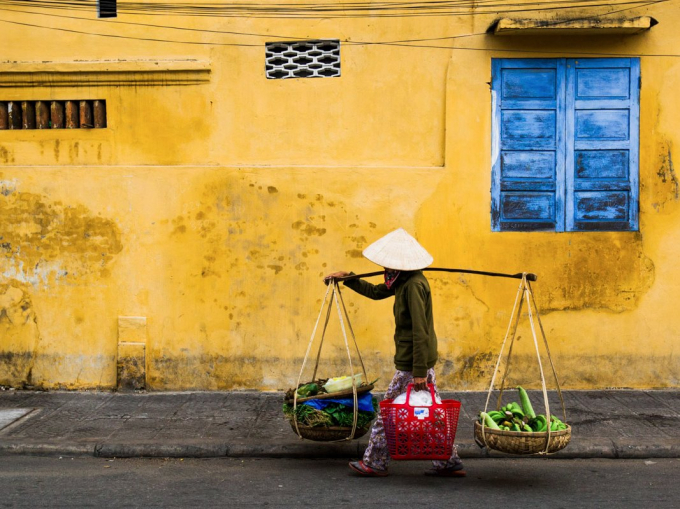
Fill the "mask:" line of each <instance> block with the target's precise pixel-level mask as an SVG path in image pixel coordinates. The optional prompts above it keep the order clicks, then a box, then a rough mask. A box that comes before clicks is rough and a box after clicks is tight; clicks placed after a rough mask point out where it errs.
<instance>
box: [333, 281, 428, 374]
mask: <svg viewBox="0 0 680 509" xmlns="http://www.w3.org/2000/svg"><path fill="white" fill-rule="evenodd" d="M345 286H347V287H349V288H351V289H352V290H354V291H355V292H357V293H360V294H361V295H364V296H365V297H368V298H369V299H374V300H380V299H386V298H388V297H392V296H394V308H393V310H394V324H395V330H394V343H395V347H396V353H395V355H394V365H395V366H396V368H397V369H398V370H400V371H412V372H413V376H414V377H425V376H427V370H428V369H429V368H432V367H434V365H435V364H436V362H437V335H436V334H435V332H434V320H433V318H432V296H431V294H430V285H429V283H428V282H427V278H426V277H425V276H424V275H423V272H422V271H420V270H417V271H413V272H402V273H401V274H399V277H398V278H397V280H396V281H395V282H394V285H393V286H392V288H391V289H389V290H388V289H387V286H386V285H385V284H384V283H382V284H379V285H373V284H371V283H369V282H367V281H364V280H362V279H350V280H349V281H346V282H345Z"/></svg>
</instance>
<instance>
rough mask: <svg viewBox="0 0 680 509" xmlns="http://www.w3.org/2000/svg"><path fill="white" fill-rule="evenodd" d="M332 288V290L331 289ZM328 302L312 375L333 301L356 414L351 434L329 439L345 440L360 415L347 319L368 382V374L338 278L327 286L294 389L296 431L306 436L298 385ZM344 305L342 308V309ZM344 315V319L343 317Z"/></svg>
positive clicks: (316, 366) (355, 425) (348, 437)
mask: <svg viewBox="0 0 680 509" xmlns="http://www.w3.org/2000/svg"><path fill="white" fill-rule="evenodd" d="M331 288H332V291H331ZM329 293H330V294H331V296H330V300H329V298H328V294H329ZM326 302H328V308H327V310H326V319H325V321H324V324H323V331H322V332H321V341H320V342H319V349H318V351H317V353H316V362H315V363H314V374H313V375H312V381H314V380H316V373H317V370H318V369H319V360H320V358H321V349H322V347H323V342H324V339H325V337H326V330H327V329H328V322H329V321H330V318H331V310H332V307H333V303H335V308H336V309H337V312H338V318H339V319H340V329H341V330H342V337H343V339H344V341H345V349H346V350H347V359H348V360H349V371H350V376H351V378H352V398H353V401H354V415H353V419H352V431H351V432H350V434H349V436H347V437H345V438H342V439H339V440H329V441H330V442H343V441H345V440H353V439H354V435H355V434H356V431H357V420H358V417H359V401H358V394H357V382H356V378H355V377H354V365H353V363H352V354H351V352H350V348H349V341H348V340H347V331H346V329H345V321H346V322H347V328H348V329H349V332H350V335H351V336H352V341H353V342H354V347H355V348H356V352H357V357H358V358H359V363H360V364H361V371H362V373H363V375H364V378H363V379H364V381H366V383H368V377H367V376H366V367H365V366H364V361H363V359H362V358H361V352H360V351H359V345H357V340H356V336H355V335H354V330H353V329H352V324H351V323H350V320H349V314H348V313H347V308H346V307H345V301H344V299H343V298H342V292H341V291H340V286H339V285H338V281H337V280H333V281H332V282H331V283H330V284H328V286H327V288H326V293H325V294H324V297H323V301H322V302H321V309H320V310H319V316H317V318H316V323H315V324H314V329H313V330H312V336H311V338H310V339H309V344H308V345H307V351H306V352H305V357H304V359H303V361H302V367H301V368H300V374H299V375H298V379H297V385H296V390H295V391H294V395H293V423H294V424H295V432H296V433H297V435H298V437H300V438H304V437H303V436H302V434H301V433H300V428H299V426H298V419H297V412H296V411H297V402H298V393H297V387H300V382H301V380H302V374H303V372H304V369H305V365H306V364H307V359H308V358H309V353H310V351H311V349H312V344H313V343H314V337H315V336H316V331H317V330H318V328H319V322H320V321H321V316H322V315H323V311H324V307H326ZM341 307H342V310H341ZM343 315H344V319H343Z"/></svg>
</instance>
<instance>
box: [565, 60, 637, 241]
mask: <svg viewBox="0 0 680 509" xmlns="http://www.w3.org/2000/svg"><path fill="white" fill-rule="evenodd" d="M639 83H640V60H639V59H637V58H606V59H570V60H567V128H566V141H567V149H566V157H567V160H566V177H567V189H566V191H567V195H566V229H567V230H568V231H592V230H598V231H620V230H637V229H638V150H639V136H640V135H639V111H640V102H639Z"/></svg>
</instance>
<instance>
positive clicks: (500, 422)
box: [475, 386, 571, 454]
mask: <svg viewBox="0 0 680 509" xmlns="http://www.w3.org/2000/svg"><path fill="white" fill-rule="evenodd" d="M517 390H518V392H519V400H520V403H517V402H516V401H513V402H511V403H508V404H506V405H505V406H503V407H501V408H500V409H499V410H492V411H490V412H480V413H479V420H478V422H476V423H475V440H476V441H477V443H478V445H480V446H482V447H483V446H487V447H489V448H491V449H495V450H498V451H501V452H508V453H512V454H535V453H537V452H556V451H558V450H560V449H562V448H564V447H566V446H567V444H568V443H569V440H570V438H571V427H570V426H569V425H568V424H566V423H564V422H562V421H561V420H560V419H559V418H557V417H556V416H554V415H551V416H550V421H548V418H547V417H546V416H545V415H544V414H536V412H534V409H533V407H532V406H531V401H530V400H529V395H528V394H527V392H526V391H525V390H524V389H523V388H522V387H519V386H518V387H517Z"/></svg>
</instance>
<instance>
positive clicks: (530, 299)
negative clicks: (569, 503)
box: [479, 274, 568, 454]
mask: <svg viewBox="0 0 680 509" xmlns="http://www.w3.org/2000/svg"><path fill="white" fill-rule="evenodd" d="M526 276H527V275H526V274H523V275H522V280H521V282H520V284H519V288H518V289H517V295H516V296H515V303H514V305H513V308H512V312H511V313H510V321H509V323H508V328H507V330H506V332H505V337H504V338H503V343H502V344H501V350H500V352H499V354H498V360H497V361H496V366H495V368H494V372H493V376H492V377H491V384H490V385H489V391H488V393H487V396H486V403H485V405H484V412H487V410H488V408H489V401H490V400H491V393H492V391H493V387H494V383H495V382H496V376H497V375H498V372H499V369H500V365H501V360H502V358H503V352H504V351H505V346H506V344H508V338H510V343H509V345H508V355H507V360H506V364H505V369H504V371H503V376H502V378H501V382H500V388H499V394H498V400H497V402H496V410H500V408H501V401H502V398H503V391H504V389H505V380H506V377H507V375H508V372H509V370H510V360H511V358H512V347H513V346H514V344H515V339H516V337H517V327H518V325H519V320H520V317H521V314H522V307H523V305H524V302H525V301H526V305H527V313H528V316H529V325H530V326H531V336H532V338H533V340H534V347H535V349H536V359H537V361H538V369H539V372H540V375H541V389H542V391H543V404H544V405H545V416H546V420H547V421H548V427H547V430H546V432H545V447H544V448H543V450H542V451H538V453H539V454H549V453H551V452H555V451H551V447H553V444H551V436H552V435H555V434H556V433H557V432H551V431H550V422H551V421H550V403H549V401H548V391H547V388H546V383H545V375H544V373H543V363H542V362H541V353H540V351H539V347H538V338H537V335H536V327H535V324H534V315H535V316H536V321H537V322H538V326H539V329H540V332H541V337H542V338H543V344H544V345H545V351H546V354H547V357H548V361H549V362H550V367H551V369H552V373H553V376H554V378H555V385H556V386H557V394H558V396H559V398H560V403H561V405H562V415H563V417H564V421H565V422H566V420H567V411H566V407H565V405H564V398H563V397H562V390H561V388H560V382H559V380H558V378H557V372H556V370H555V364H554V363H553V360H552V356H551V355H550V348H549V347H548V339H547V338H546V335H545V330H544V329H543V324H542V323H541V317H540V315H539V314H538V307H537V306H536V300H535V297H534V292H533V291H532V288H531V283H530V282H529V280H528V278H527V277H526ZM532 306H533V310H532ZM511 330H512V333H511V332H510V331H511ZM486 430H487V428H486V425H485V423H483V422H482V424H481V435H482V440H481V442H482V444H479V445H483V446H486V447H488V448H489V449H497V447H495V446H494V444H489V441H488V440H487V431H486ZM560 434H561V435H562V433H560ZM506 436H508V435H506ZM567 441H568V438H567ZM565 445H566V443H565V444H564V445H563V446H565ZM563 446H562V447H563ZM560 448H561V447H560Z"/></svg>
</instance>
